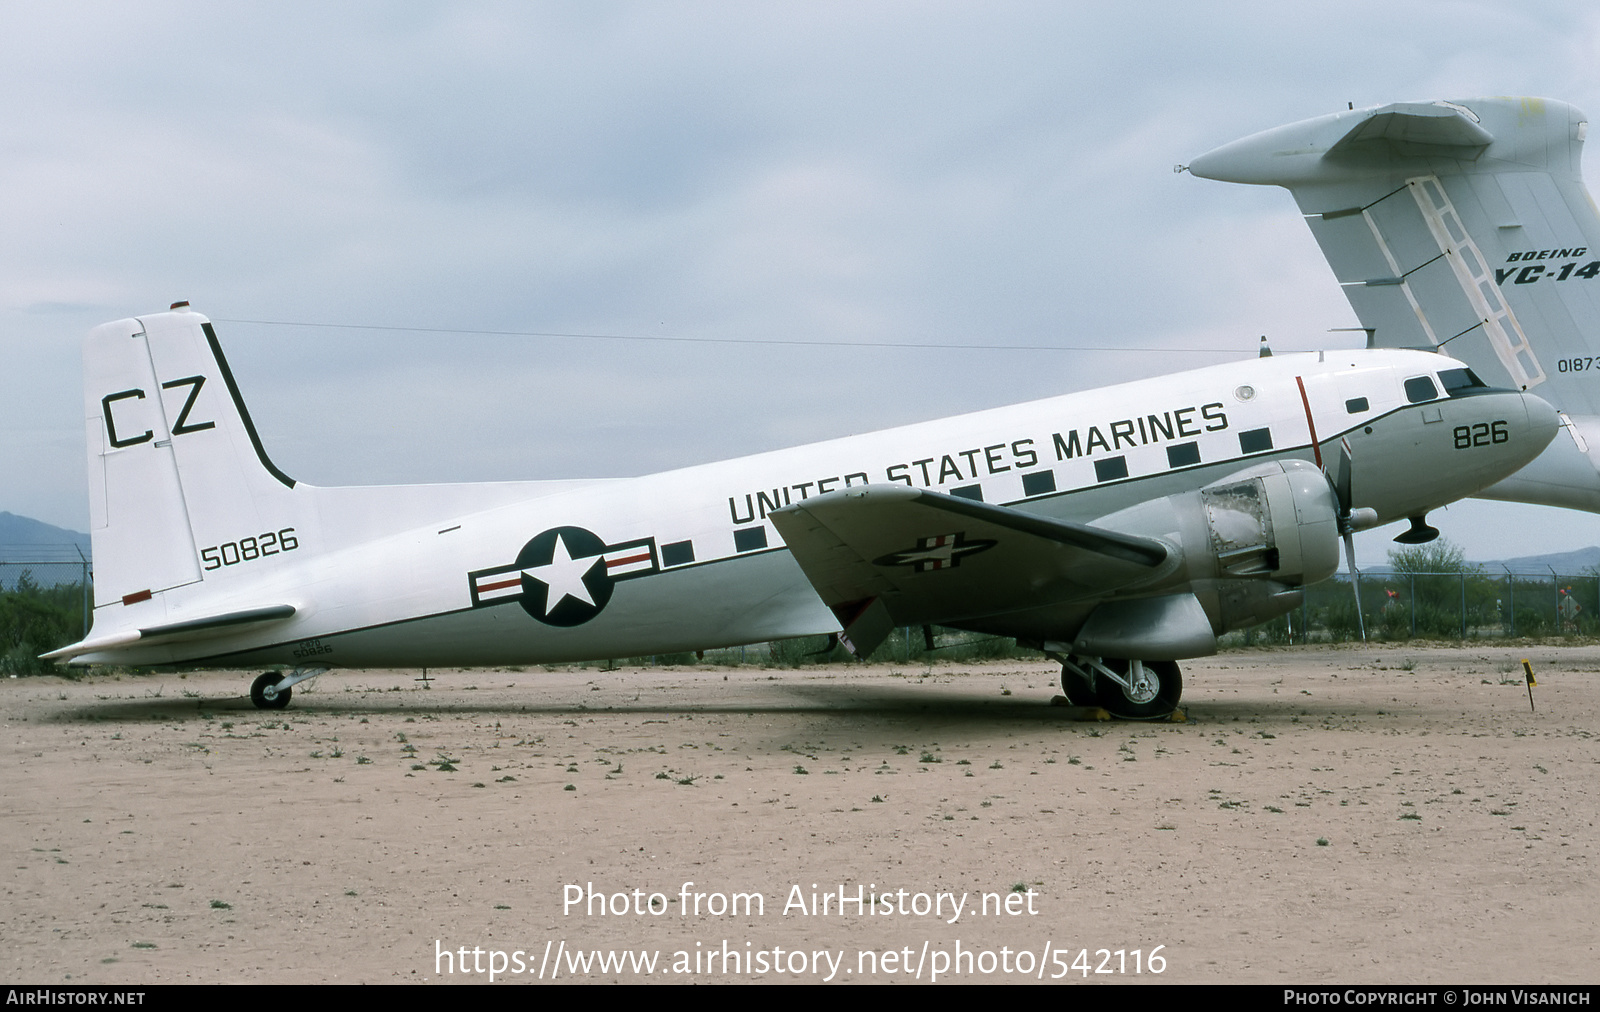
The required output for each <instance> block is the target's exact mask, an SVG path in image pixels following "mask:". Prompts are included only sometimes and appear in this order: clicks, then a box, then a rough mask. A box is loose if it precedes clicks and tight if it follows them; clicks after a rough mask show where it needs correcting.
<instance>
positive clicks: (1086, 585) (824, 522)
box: [768, 485, 1169, 656]
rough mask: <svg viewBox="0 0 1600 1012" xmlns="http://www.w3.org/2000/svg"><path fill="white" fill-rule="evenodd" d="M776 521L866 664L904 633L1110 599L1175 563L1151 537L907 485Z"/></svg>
mask: <svg viewBox="0 0 1600 1012" xmlns="http://www.w3.org/2000/svg"><path fill="white" fill-rule="evenodd" d="M768 516H769V517H770V518H771V519H772V522H773V523H774V524H775V525H776V526H777V528H778V532H779V533H780V534H782V535H783V539H784V541H785V542H786V543H787V544H788V546H789V551H790V553H791V554H793V556H794V558H795V561H796V562H798V563H799V564H800V568H801V570H802V571H803V572H804V573H805V575H806V578H807V579H808V580H810V581H811V585H812V586H813V587H815V588H816V591H817V593H818V594H819V595H820V596H821V597H822V601H823V603H824V604H826V605H827V606H828V607H829V608H831V609H833V612H834V614H835V615H836V616H838V618H839V622H840V624H841V625H843V626H844V635H843V639H844V641H845V645H846V646H847V647H848V648H849V649H850V650H851V651H852V652H853V653H856V654H858V655H860V656H865V655H866V654H868V653H870V652H871V651H872V649H873V648H874V647H876V646H877V645H878V644H879V643H881V642H883V640H884V638H886V637H887V636H888V635H889V633H890V631H891V630H893V629H894V628H895V627H896V626H903V625H922V624H930V623H937V624H952V623H955V622H959V621H961V620H971V619H976V618H982V617H985V616H991V615H999V614H1005V613H1006V612H1011V611H1019V610H1023V609H1028V608H1035V607H1038V606H1041V605H1048V604H1054V603H1059V602H1064V601H1073V600H1084V599H1088V598H1096V597H1101V596H1103V595H1105V594H1106V593H1107V592H1108V591H1111V590H1115V589H1117V588H1119V587H1123V586H1127V585H1128V584H1132V583H1137V582H1139V581H1141V580H1143V579H1147V578H1149V577H1150V576H1153V575H1155V573H1156V571H1157V570H1159V569H1160V568H1161V567H1162V565H1163V564H1164V563H1165V562H1166V561H1167V557H1168V554H1169V549H1168V548H1167V546H1166V545H1164V544H1163V543H1161V542H1160V541H1156V540H1154V539H1151V538H1142V537H1136V536H1133V535H1128V534H1121V533H1118V532H1116V531H1109V530H1104V529H1101V528H1098V527H1089V526H1086V525H1083V524H1074V523H1066V522H1064V521H1060V520H1051V519H1047V518H1045V517H1040V516H1036V515H1034V514H1031V513H1023V512H1021V511H1020V510H1015V509H1010V508H1007V507H1005V506H995V505H992V504H989V503H982V502H975V501H973V500H970V499H962V498H957V497H955V496H950V495H945V494H943V493H940V492H929V491H922V490H918V489H913V488H905V487H902V486H882V485H879V486H873V487H870V488H854V489H850V490H846V491H839V492H830V493H828V494H827V495H823V496H818V497H816V498H812V499H807V500H805V501H804V502H801V503H798V504H795V505H793V506H788V507H785V508H784V509H781V510H778V511H776V512H773V513H770V514H768Z"/></svg>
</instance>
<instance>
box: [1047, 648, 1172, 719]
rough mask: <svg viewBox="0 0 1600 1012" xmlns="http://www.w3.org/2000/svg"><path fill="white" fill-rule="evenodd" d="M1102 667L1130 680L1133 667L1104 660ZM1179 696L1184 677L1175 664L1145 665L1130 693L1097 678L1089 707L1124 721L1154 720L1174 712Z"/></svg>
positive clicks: (1102, 677)
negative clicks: (1097, 708) (1139, 679)
mask: <svg viewBox="0 0 1600 1012" xmlns="http://www.w3.org/2000/svg"><path fill="white" fill-rule="evenodd" d="M1104 663H1105V665H1106V667H1108V668H1111V669H1112V670H1113V671H1115V672H1116V673H1117V674H1119V675H1121V676H1123V677H1124V678H1130V677H1131V675H1130V671H1131V669H1132V668H1133V665H1132V664H1131V663H1129V662H1128V661H1125V660H1114V659H1112V658H1110V657H1107V658H1106V659H1105V662H1104ZM1182 695H1183V676H1182V675H1180V674H1179V672H1178V664H1177V662H1176V661H1145V662H1144V679H1143V680H1142V681H1135V682H1134V684H1133V688H1132V689H1124V688H1123V687H1122V686H1120V685H1118V684H1117V683H1116V682H1113V681H1112V680H1111V679H1109V678H1106V677H1104V676H1101V677H1099V678H1096V679H1095V680H1094V702H1093V703H1092V705H1094V706H1099V707H1101V708H1103V709H1104V710H1105V711H1106V712H1107V713H1109V714H1111V715H1112V716H1113V717H1120V718H1121V719H1123V720H1156V719H1158V718H1161V717H1165V716H1167V715H1169V714H1171V713H1172V711H1173V710H1176V709H1177V708H1178V699H1179V698H1180V697H1181V696H1182ZM1067 698H1068V699H1071V698H1072V697H1071V696H1070V694H1069V696H1068V697H1067Z"/></svg>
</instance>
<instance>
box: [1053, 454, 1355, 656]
mask: <svg viewBox="0 0 1600 1012" xmlns="http://www.w3.org/2000/svg"><path fill="white" fill-rule="evenodd" d="M1094 524H1095V526H1097V527H1105V528H1109V529H1111V530H1117V531H1123V532H1125V533H1128V534H1142V535H1145V536H1147V537H1154V538H1159V539H1161V540H1162V541H1165V542H1166V543H1168V544H1169V545H1171V546H1173V548H1174V549H1175V550H1176V552H1175V554H1177V555H1178V556H1179V559H1178V562H1177V565H1175V566H1172V567H1168V568H1166V569H1164V571H1163V573H1162V575H1161V576H1160V577H1159V578H1158V579H1157V580H1156V581H1155V582H1154V583H1152V584H1147V585H1145V586H1143V587H1140V588H1137V589H1136V590H1134V591H1133V592H1132V593H1130V594H1128V595H1126V596H1123V597H1119V598H1114V599H1112V600H1109V601H1105V602H1103V603H1102V604H1100V605H1099V606H1098V607H1097V608H1095V610H1094V611H1093V612H1092V613H1091V614H1090V615H1089V617H1088V619H1087V620H1086V621H1085V622H1084V624H1083V627H1082V629H1081V630H1080V631H1079V633H1078V636H1077V637H1076V638H1075V642H1076V644H1077V649H1079V650H1080V651H1082V652H1086V653H1092V654H1097V655H1100V656H1109V657H1139V658H1143V659H1146V660H1163V659H1173V660H1176V659H1181V658H1183V657H1195V656H1199V655H1201V654H1207V653H1214V652H1215V651H1216V637H1217V636H1219V635H1221V634H1222V633H1225V632H1227V631H1229V630H1230V629H1239V628H1243V627H1245V626H1250V625H1255V624H1256V623H1258V622H1263V621H1265V620H1267V619H1269V618H1273V617H1275V616H1278V615H1282V614H1284V613H1285V612H1288V611H1290V610H1292V609H1294V608H1295V607H1298V606H1299V604H1300V602H1301V600H1302V599H1303V592H1302V590H1301V588H1303V587H1305V586H1306V585H1307V584H1311V583H1316V582H1318V581H1321V580H1325V579H1327V578H1328V577H1330V576H1332V575H1333V574H1334V572H1335V571H1336V570H1337V569H1338V568H1339V519H1338V504H1337V502H1336V501H1335V499H1334V495H1333V489H1332V488H1331V487H1330V486H1329V485H1328V479H1327V478H1326V477H1325V476H1324V475H1323V473H1322V471H1321V470H1319V469H1318V468H1317V467H1315V466H1314V465H1312V464H1310V463H1308V462H1307V461H1303V460H1272V461H1263V462H1262V463H1260V464H1257V465H1255V466H1253V467H1249V468H1246V469H1244V470H1242V471H1238V472H1235V473H1234V474H1230V475H1228V476H1227V477H1226V478H1223V479H1221V480H1220V481H1216V482H1213V483H1211V484H1210V485H1207V486H1205V487H1204V488H1201V489H1198V490H1196V491H1192V492H1183V493H1180V494H1178V495H1172V496H1167V497H1166V498H1163V499H1154V500H1151V501H1149V502H1145V503H1140V504H1139V505H1137V506H1132V507H1129V508H1128V509H1125V510H1120V511H1118V512H1116V513H1112V514H1109V515H1107V516H1104V517H1101V518H1100V519H1099V520H1096V521H1095V522H1094Z"/></svg>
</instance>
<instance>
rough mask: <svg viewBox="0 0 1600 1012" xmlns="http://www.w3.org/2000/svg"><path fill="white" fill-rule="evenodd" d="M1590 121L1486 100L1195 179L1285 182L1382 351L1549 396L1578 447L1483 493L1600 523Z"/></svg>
mask: <svg viewBox="0 0 1600 1012" xmlns="http://www.w3.org/2000/svg"><path fill="white" fill-rule="evenodd" d="M1587 130H1588V120H1587V117H1585V116H1584V115H1583V113H1581V112H1579V111H1578V110H1576V109H1574V108H1572V107H1571V106H1569V105H1564V104H1562V103H1560V102H1554V101H1550V100H1548V99H1538V98H1479V99H1461V100H1458V101H1448V102H1431V103H1428V102H1397V103H1394V104H1392V105H1385V106H1378V107H1374V108H1370V109H1357V110H1351V111H1347V112H1340V113H1334V114H1333V115H1329V116H1322V117H1319V118H1317V119H1310V120H1305V121H1303V122H1300V123H1293V124H1290V125H1288V126H1282V127H1278V128H1276V129H1272V130H1267V131H1264V132H1262V133H1258V134H1254V135H1252V136H1249V137H1245V138H1243V139H1241V140H1237V141H1234V142H1232V143H1231V144H1225V145H1223V146H1222V147H1220V148H1217V149H1216V150H1214V151H1210V152H1208V153H1206V154H1204V155H1201V156H1200V157H1198V158H1196V159H1195V160H1194V161H1193V162H1191V163H1190V165H1189V166H1188V168H1189V171H1190V172H1191V173H1193V174H1194V175H1196V176H1201V177H1204V178H1207V179H1219V180H1223V181H1226V182H1235V183H1256V184H1272V185H1277V186H1283V187H1286V188H1287V189H1288V190H1289V191H1290V192H1291V193H1292V194H1293V195H1294V198H1295V201H1296V202H1297V203H1298V204H1299V207H1300V211H1301V213H1302V214H1304V215H1305V218H1306V223H1307V224H1308V225H1309V226H1310V227H1311V232H1312V234H1313V235H1314V236H1315V237H1316V239H1317V243H1318V244H1319V245H1320V246H1321V247H1322V252H1323V255H1324V256H1326V257H1327V259H1328V263H1329V265H1330V266H1331V267H1332V268H1333V271H1334V274H1335V275H1336V276H1337V277H1338V279H1339V284H1340V285H1341V286H1342V287H1343V289H1344V292H1345V295H1346V297H1347V298H1349V300H1350V305H1351V306H1352V307H1353V308H1354V309H1355V312H1356V316H1357V317H1358V318H1359V319H1360V321H1361V325H1362V327H1363V328H1364V329H1365V330H1366V331H1367V343H1368V346H1369V347H1389V348H1438V349H1440V350H1441V351H1444V352H1447V353H1448V354H1450V355H1451V356H1453V357H1455V358H1458V359H1461V360H1462V361H1465V362H1467V363H1468V364H1469V365H1471V366H1472V367H1473V369H1474V370H1475V371H1477V372H1478V373H1479V374H1480V375H1481V376H1482V377H1483V379H1484V380H1486V381H1487V382H1488V383H1489V384H1491V385H1493V386H1502V385H1504V386H1511V387H1514V388H1516V389H1519V390H1535V389H1536V390H1537V392H1538V393H1539V394H1540V395H1541V396H1542V397H1544V398H1545V399H1547V400H1549V401H1550V402H1551V403H1552V404H1554V405H1555V406H1556V408H1557V410H1558V411H1560V412H1561V417H1562V422H1563V425H1564V427H1565V429H1566V435H1563V436H1558V437H1557V439H1556V440H1555V442H1553V443H1551V444H1550V447H1549V448H1548V449H1547V450H1546V451H1545V452H1544V453H1543V454H1542V455H1541V456H1540V457H1539V458H1538V459H1537V460H1535V461H1534V462H1533V463H1532V464H1530V465H1528V466H1527V467H1526V468H1524V469H1523V470H1522V471H1520V472H1518V473H1517V474H1516V475H1514V476H1512V477H1511V478H1509V479H1506V480H1505V481H1503V482H1501V483H1499V484H1498V485H1495V486H1493V487H1491V488H1489V489H1487V490H1485V491H1484V492H1482V493H1480V496H1481V497H1482V498H1491V499H1509V500H1514V501H1519V502H1532V503H1541V504H1545V505H1553V506H1567V507H1572V508H1575V509H1583V510H1588V511H1590V512H1600V355H1597V352H1596V345H1597V344H1600V214H1597V213H1596V209H1595V204H1594V201H1593V200H1592V199H1591V197H1590V196H1589V192H1588V190H1587V189H1586V188H1585V187H1584V184H1583V173H1582V166H1581V158H1582V153H1583V141H1584V137H1585V134H1586V133H1587Z"/></svg>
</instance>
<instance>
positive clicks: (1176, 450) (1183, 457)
mask: <svg viewBox="0 0 1600 1012" xmlns="http://www.w3.org/2000/svg"><path fill="white" fill-rule="evenodd" d="M1198 463H1200V444H1199V443H1174V444H1173V445H1171V446H1169V447H1167V466H1168V467H1188V466H1189V465H1190V464H1198Z"/></svg>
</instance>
